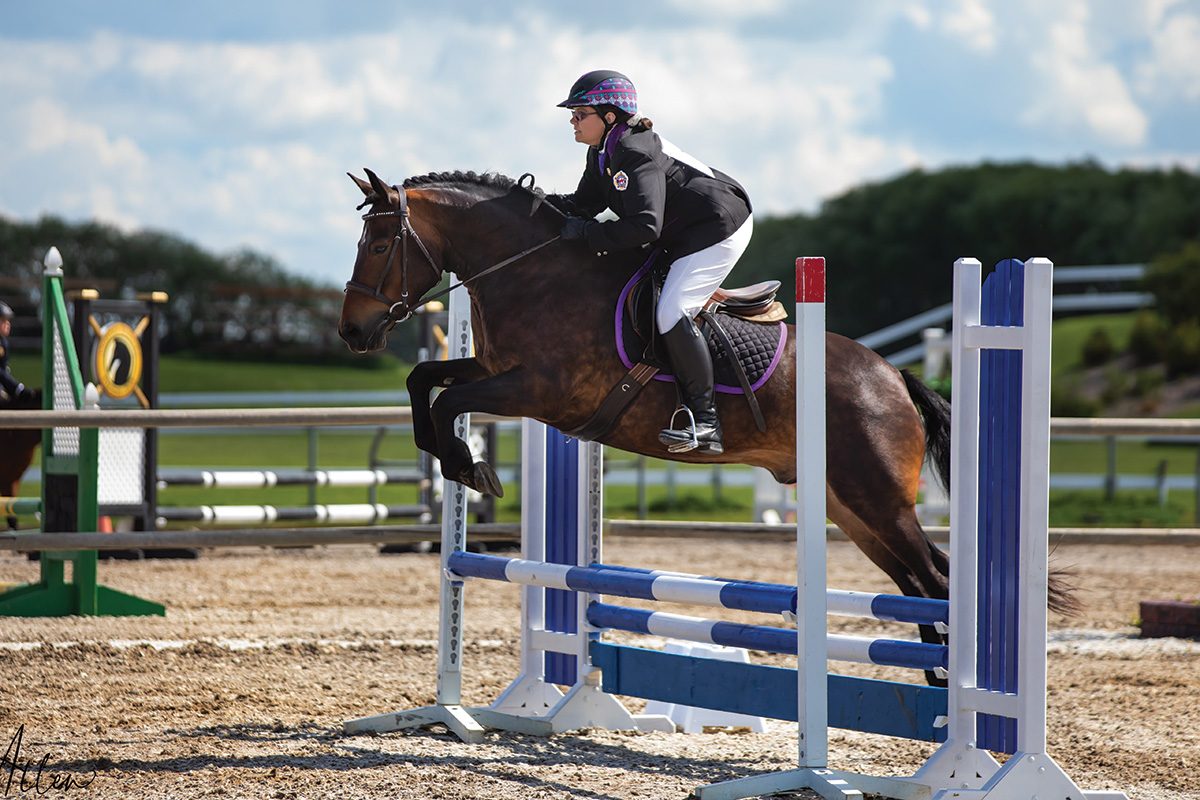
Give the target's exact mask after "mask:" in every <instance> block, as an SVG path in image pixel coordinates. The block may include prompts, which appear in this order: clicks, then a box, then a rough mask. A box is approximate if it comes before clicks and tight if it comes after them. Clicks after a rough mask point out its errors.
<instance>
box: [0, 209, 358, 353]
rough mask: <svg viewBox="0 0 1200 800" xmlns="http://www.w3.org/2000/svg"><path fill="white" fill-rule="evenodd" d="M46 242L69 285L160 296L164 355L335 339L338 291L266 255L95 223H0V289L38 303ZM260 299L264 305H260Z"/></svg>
mask: <svg viewBox="0 0 1200 800" xmlns="http://www.w3.org/2000/svg"><path fill="white" fill-rule="evenodd" d="M51 246H55V247H57V248H58V250H59V252H60V253H62V256H63V261H64V262H65V264H66V265H67V267H66V269H67V271H68V274H67V276H66V278H67V283H68V285H69V286H76V287H87V286H94V287H97V288H100V289H101V290H102V295H103V296H105V297H126V298H132V297H134V296H135V295H137V294H138V293H145V292H166V293H167V295H168V298H169V299H168V303H167V308H166V313H164V314H163V326H162V327H163V340H162V348H163V351H164V352H176V351H180V350H198V351H206V352H218V353H219V352H224V351H230V352H232V351H236V350H241V351H242V352H243V353H245V352H246V351H247V350H254V351H256V352H257V353H258V354H262V351H264V350H266V349H278V348H280V347H283V346H285V345H287V344H288V340H289V339H294V340H296V343H297V344H298V345H301V346H310V345H313V344H316V345H317V347H318V349H324V348H325V347H328V346H330V344H331V343H332V341H333V340H336V338H337V337H336V333H335V332H334V331H332V329H331V326H330V324H329V317H330V315H331V314H332V315H333V319H334V320H335V322H336V319H337V317H336V314H337V311H338V309H339V308H340V292H339V293H335V292H332V291H331V290H329V289H328V288H327V287H318V286H315V285H314V284H313V282H312V281H309V280H306V279H304V278H301V277H297V276H295V275H293V274H291V273H289V272H288V271H287V269H286V268H285V267H284V266H283V265H282V264H280V263H278V262H277V261H276V260H275V259H273V258H272V257H271V256H268V255H265V254H263V253H258V252H255V251H253V250H249V249H243V250H238V251H235V252H232V253H227V254H222V255H218V254H214V253H211V252H209V251H207V250H205V249H204V248H201V247H199V246H197V245H196V244H193V243H192V242H189V241H187V240H185V239H183V238H182V237H180V236H178V235H175V234H172V233H166V232H161V231H153V230H148V231H138V232H134V233H125V232H123V231H121V230H119V229H117V228H115V227H113V226H111V225H107V224H103V223H99V222H84V223H70V222H66V221H64V220H62V219H60V218H58V217H52V216H46V217H42V218H41V219H39V220H37V221H36V222H31V223H25V222H17V221H12V220H7V219H4V218H3V217H0V274H2V275H3V276H5V280H4V285H5V288H3V289H0V293H2V294H4V295H5V296H8V297H13V299H16V300H17V302H18V303H20V302H21V300H24V301H25V304H26V305H28V306H29V307H30V308H33V307H36V305H37V303H38V302H39V299H40V298H39V293H40V287H41V274H42V260H43V258H44V257H45V254H46V251H47V250H48V249H49V248H50V247H51ZM289 290H290V291H289ZM267 294H270V295H272V296H273V297H272V301H273V302H272V304H271V307H270V308H266V307H265V303H264V302H262V300H263V298H264V297H265V296H266V295H267ZM18 295H19V297H14V296H18Z"/></svg>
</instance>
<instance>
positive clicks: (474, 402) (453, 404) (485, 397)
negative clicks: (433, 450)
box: [431, 369, 548, 497]
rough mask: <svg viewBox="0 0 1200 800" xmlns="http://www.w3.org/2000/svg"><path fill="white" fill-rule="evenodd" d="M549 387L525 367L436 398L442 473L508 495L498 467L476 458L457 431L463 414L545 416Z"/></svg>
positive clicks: (488, 491)
mask: <svg viewBox="0 0 1200 800" xmlns="http://www.w3.org/2000/svg"><path fill="white" fill-rule="evenodd" d="M547 391H548V389H547V386H546V383H545V382H544V381H543V382H541V383H540V385H539V384H535V383H534V382H531V381H529V380H528V379H527V376H526V374H525V372H524V371H523V370H520V369H516V370H510V371H508V372H503V373H500V374H499V375H493V376H491V377H488V378H483V379H480V380H477V381H475V382H473V383H463V384H461V385H454V386H450V387H448V388H446V389H445V390H443V391H442V393H441V394H439V395H438V396H437V399H436V400H434V402H433V407H432V409H431V416H432V418H433V424H434V427H435V429H436V430H437V440H438V442H439V444H440V445H441V453H440V454H439V456H438V457H439V458H440V459H441V462H442V476H443V477H444V478H446V480H450V481H456V482H458V483H461V484H463V485H464V486H466V487H468V488H471V489H474V490H475V491H477V492H480V493H481V494H490V495H494V496H496V497H503V496H504V488H503V487H502V486H501V485H500V478H499V477H497V475H496V471H495V470H494V469H492V467H491V465H490V464H488V463H487V462H485V461H475V460H474V457H473V456H472V455H471V448H470V447H468V446H467V443H466V442H464V441H463V440H462V439H459V438H457V437H456V436H455V435H454V420H455V419H456V418H457V417H458V415H459V414H465V413H470V412H479V413H483V414H495V415H497V416H505V417H533V418H538V417H543V418H544V416H545V411H546V398H545V397H544V394H545V393H546V392H547Z"/></svg>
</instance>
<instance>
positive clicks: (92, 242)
mask: <svg viewBox="0 0 1200 800" xmlns="http://www.w3.org/2000/svg"><path fill="white" fill-rule="evenodd" d="M1189 242H1192V243H1200V175H1197V174H1195V173H1192V172H1189V171H1186V170H1183V169H1171V170H1164V169H1144V170H1142V169H1122V170H1116V171H1114V170H1109V169H1106V168H1104V167H1102V166H1100V165H1099V164H1096V163H1094V162H1082V163H1077V164H1068V165H1065V166H1047V165H1040V164H1034V163H1008V164H991V163H984V164H981V165H976V166H969V167H952V168H947V169H942V170H939V171H936V172H925V171H923V170H919V169H918V170H912V171H910V172H907V173H905V174H903V175H900V176H899V177H896V178H893V179H891V180H887V181H882V182H879V183H872V184H867V185H863V186H860V187H857V188H855V189H852V190H850V191H848V192H846V193H845V194H843V195H841V196H839V197H836V198H834V199H832V200H829V201H828V202H826V203H824V204H823V205H822V206H821V208H820V209H819V210H818V211H817V212H816V213H815V214H794V215H789V216H775V217H767V218H763V219H760V220H759V221H758V222H756V225H755V232H754V238H753V240H752V241H751V243H750V247H749V249H748V250H747V252H746V255H745V256H744V257H743V258H742V262H741V264H740V265H739V266H738V268H737V269H736V270H735V272H734V274H733V276H732V277H731V280H733V281H736V282H737V283H752V282H755V281H759V280H766V279H778V280H780V281H781V282H782V283H783V287H784V288H783V291H782V292H781V297H780V299H781V300H782V301H783V302H784V303H785V305H786V306H787V307H791V304H792V303H794V299H795V298H794V289H795V283H794V280H793V265H794V263H795V259H796V257H797V256H800V255H823V256H825V258H826V266H827V271H828V273H827V280H828V306H827V308H828V325H829V328H830V329H831V330H834V331H837V332H839V333H843V334H846V335H848V336H861V335H863V334H865V333H869V332H870V331H873V330H877V329H879V328H881V327H883V326H885V325H888V324H890V323H892V322H896V321H899V320H902V319H905V318H907V317H910V316H912V315H913V314H917V313H920V312H922V311H925V310H927V309H929V308H932V307H934V306H937V305H940V304H942V303H946V302H948V301H949V300H950V293H951V265H952V264H953V262H954V260H955V259H956V258H959V257H961V256H974V257H976V258H979V259H980V260H981V261H982V262H983V263H984V265H985V268H986V267H987V266H988V265H991V264H994V263H995V262H997V261H999V260H1000V259H1003V258H1009V257H1016V258H1028V257H1031V256H1045V257H1047V258H1049V259H1051V260H1052V261H1053V262H1054V263H1055V264H1057V265H1062V266H1067V265H1084V264H1120V263H1151V262H1155V261H1158V260H1160V259H1164V258H1165V259H1166V260H1167V263H1169V264H1172V265H1174V264H1175V262H1176V261H1178V258H1177V254H1179V253H1181V252H1182V251H1183V250H1184V247H1185V245H1187V244H1188V243H1189ZM51 244H53V245H56V246H57V247H58V248H59V250H60V251H61V252H62V254H63V257H64V259H65V260H66V262H67V263H68V264H69V265H70V270H71V274H72V276H73V277H76V278H85V279H86V278H93V279H97V280H104V281H108V282H112V285H114V286H115V287H116V293H117V295H118V296H120V295H132V294H133V293H135V292H148V291H165V292H167V293H168V294H169V295H170V305H169V308H168V313H167V315H166V316H167V319H168V325H167V332H166V339H165V340H164V342H163V347H164V350H165V351H167V352H170V351H177V350H184V349H194V350H222V349H225V348H222V347H221V344H222V343H225V344H228V343H229V340H231V339H233V340H236V339H237V338H238V337H239V336H242V337H244V338H243V343H245V342H252V336H251V332H253V331H256V330H257V331H259V332H260V334H261V336H260V338H261V339H262V341H261V342H260V344H261V345H262V346H259V347H255V348H254V349H255V350H257V351H260V352H261V351H263V350H264V349H266V348H268V347H272V346H280V342H279V341H277V340H275V339H271V338H270V336H267V334H266V333H265V332H267V331H270V330H278V331H295V330H301V331H307V333H304V334H302V335H301V336H300V338H299V339H298V340H296V341H295V342H293V344H295V345H296V346H297V347H316V348H317V349H325V348H332V347H335V346H338V345H337V342H336V334H335V333H334V331H333V328H334V326H335V323H336V310H337V307H338V306H339V305H340V303H339V302H338V296H339V295H340V293H339V292H337V291H336V290H334V289H332V288H331V287H325V286H314V285H313V284H312V282H310V281H308V280H305V279H303V278H300V277H297V276H295V275H292V274H290V273H289V272H288V271H287V269H286V268H285V266H284V265H281V264H279V263H278V262H276V261H275V260H274V259H273V258H271V257H270V256H267V255H264V254H262V253H257V252H254V251H251V250H242V251H238V252H235V253H232V254H226V255H215V254H213V253H210V252H207V251H205V250H204V249H203V248H201V247H198V246H197V245H195V244H192V243H190V242H188V241H186V240H184V239H182V238H181V237H179V236H177V235H174V234H170V233H163V232H157V231H142V232H136V233H124V232H122V231H120V230H118V229H116V228H114V227H112V226H109V225H104V224H101V223H97V222H87V223H82V224H72V223H68V222H65V221H63V220H61V219H59V218H56V217H44V218H42V219H40V220H38V221H36V222H31V223H25V222H17V221H11V220H6V219H4V218H2V217H0V276H16V277H17V278H18V279H20V278H22V277H24V278H27V279H28V281H27V283H28V285H31V286H32V285H36V281H37V278H38V276H39V275H40V273H41V260H42V258H43V256H44V255H45V252H46V249H47V248H48V247H49V246H50V245H51ZM1198 246H1200V245H1198ZM1173 257H1174V258H1175V260H1174V261H1172V258H1173ZM1173 274H1175V275H1177V276H1182V275H1186V274H1187V270H1180V269H1179V268H1178V266H1177V265H1176V266H1175V267H1174V269H1173ZM1181 283H1182V284H1186V286H1185V287H1184V288H1187V289H1190V288H1191V287H1192V285H1193V284H1195V285H1196V293H1197V294H1200V280H1196V279H1190V280H1188V281H1183V280H1182V279H1180V280H1176V281H1168V282H1165V283H1164V282H1163V281H1159V282H1158V283H1154V282H1153V281H1151V283H1150V285H1151V287H1152V288H1155V287H1164V288H1166V287H1168V286H1169V287H1170V291H1176V290H1177V289H1179V285H1180V284H1181ZM230 286H242V287H246V291H245V293H244V299H246V300H247V302H239V303H233V304H232V305H231V303H230V296H229V292H228V287H230ZM254 287H262V288H264V289H265V288H270V289H272V290H278V289H295V290H296V291H295V292H291V293H287V292H283V293H280V292H274V293H272V294H270V295H269V296H268V293H266V292H263V293H261V294H260V295H259V296H258V297H257V298H254V297H253V295H254V292H253V288H254ZM306 290H307V291H306ZM2 291H3V292H4V293H5V294H6V295H7V294H8V293H9V292H10V290H9V289H3V290H2ZM106 294H107V292H106ZM31 299H32V298H31ZM1171 302H1172V303H1174V304H1176V305H1182V306H1183V307H1185V308H1191V309H1194V308H1200V297H1193V296H1191V295H1188V296H1186V297H1185V296H1176V297H1173V298H1171ZM230 307H232V308H233V309H234V310H233V311H230V312H229V313H230V314H234V315H235V317H236V315H237V314H240V315H241V316H240V317H237V318H234V319H233V320H232V321H231V322H229V324H222V325H218V326H214V325H213V324H212V323H213V319H212V316H213V315H212V311H213V309H220V308H230ZM265 307H269V308H270V313H268V312H267V311H265V310H264V308H265ZM239 308H240V309H243V311H238V310H237V309H239ZM281 308H282V309H284V310H285V311H286V312H287V313H286V314H284V315H283V316H282V317H281V316H280V313H281V312H280V309H281ZM1172 308H1174V306H1172ZM293 312H294V313H293ZM281 319H282V320H283V321H282V322H281ZM408 344H409V345H410V346H411V342H408ZM318 345H319V346H318Z"/></svg>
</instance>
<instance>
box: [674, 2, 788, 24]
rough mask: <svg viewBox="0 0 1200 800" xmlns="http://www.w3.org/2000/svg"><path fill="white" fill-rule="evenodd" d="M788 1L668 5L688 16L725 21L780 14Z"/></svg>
mask: <svg viewBox="0 0 1200 800" xmlns="http://www.w3.org/2000/svg"><path fill="white" fill-rule="evenodd" d="M785 2H786V0H737V2H730V1H729V0H668V3H667V4H668V5H669V6H671V7H673V8H675V9H677V10H679V11H682V12H686V13H688V14H696V15H703V16H711V17H719V18H724V19H729V18H740V17H759V16H766V15H768V14H775V13H778V12H779V11H780V10H781V9H782V7H783V5H784V3H785Z"/></svg>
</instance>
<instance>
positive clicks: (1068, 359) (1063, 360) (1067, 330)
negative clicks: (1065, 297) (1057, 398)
mask: <svg viewBox="0 0 1200 800" xmlns="http://www.w3.org/2000/svg"><path fill="white" fill-rule="evenodd" d="M1133 319H1134V315H1133V314H1131V313H1124V314H1089V315H1086V316H1082V317H1067V318H1066V319H1060V320H1057V321H1055V323H1054V334H1053V341H1052V343H1051V346H1050V377H1051V379H1056V378H1060V377H1062V376H1063V375H1066V374H1068V373H1070V372H1072V371H1074V370H1077V369H1080V368H1081V367H1082V366H1083V359H1082V356H1081V353H1082V351H1083V343H1084V341H1085V340H1086V339H1087V338H1088V336H1090V335H1091V333H1092V331H1094V330H1095V329H1096V328H1103V329H1104V330H1105V332H1107V333H1108V337H1109V339H1110V340H1112V343H1113V346H1114V347H1115V348H1116V349H1117V350H1118V351H1120V350H1123V349H1125V347H1126V345H1127V344H1128V342H1129V332H1130V331H1131V330H1132V329H1133Z"/></svg>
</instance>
